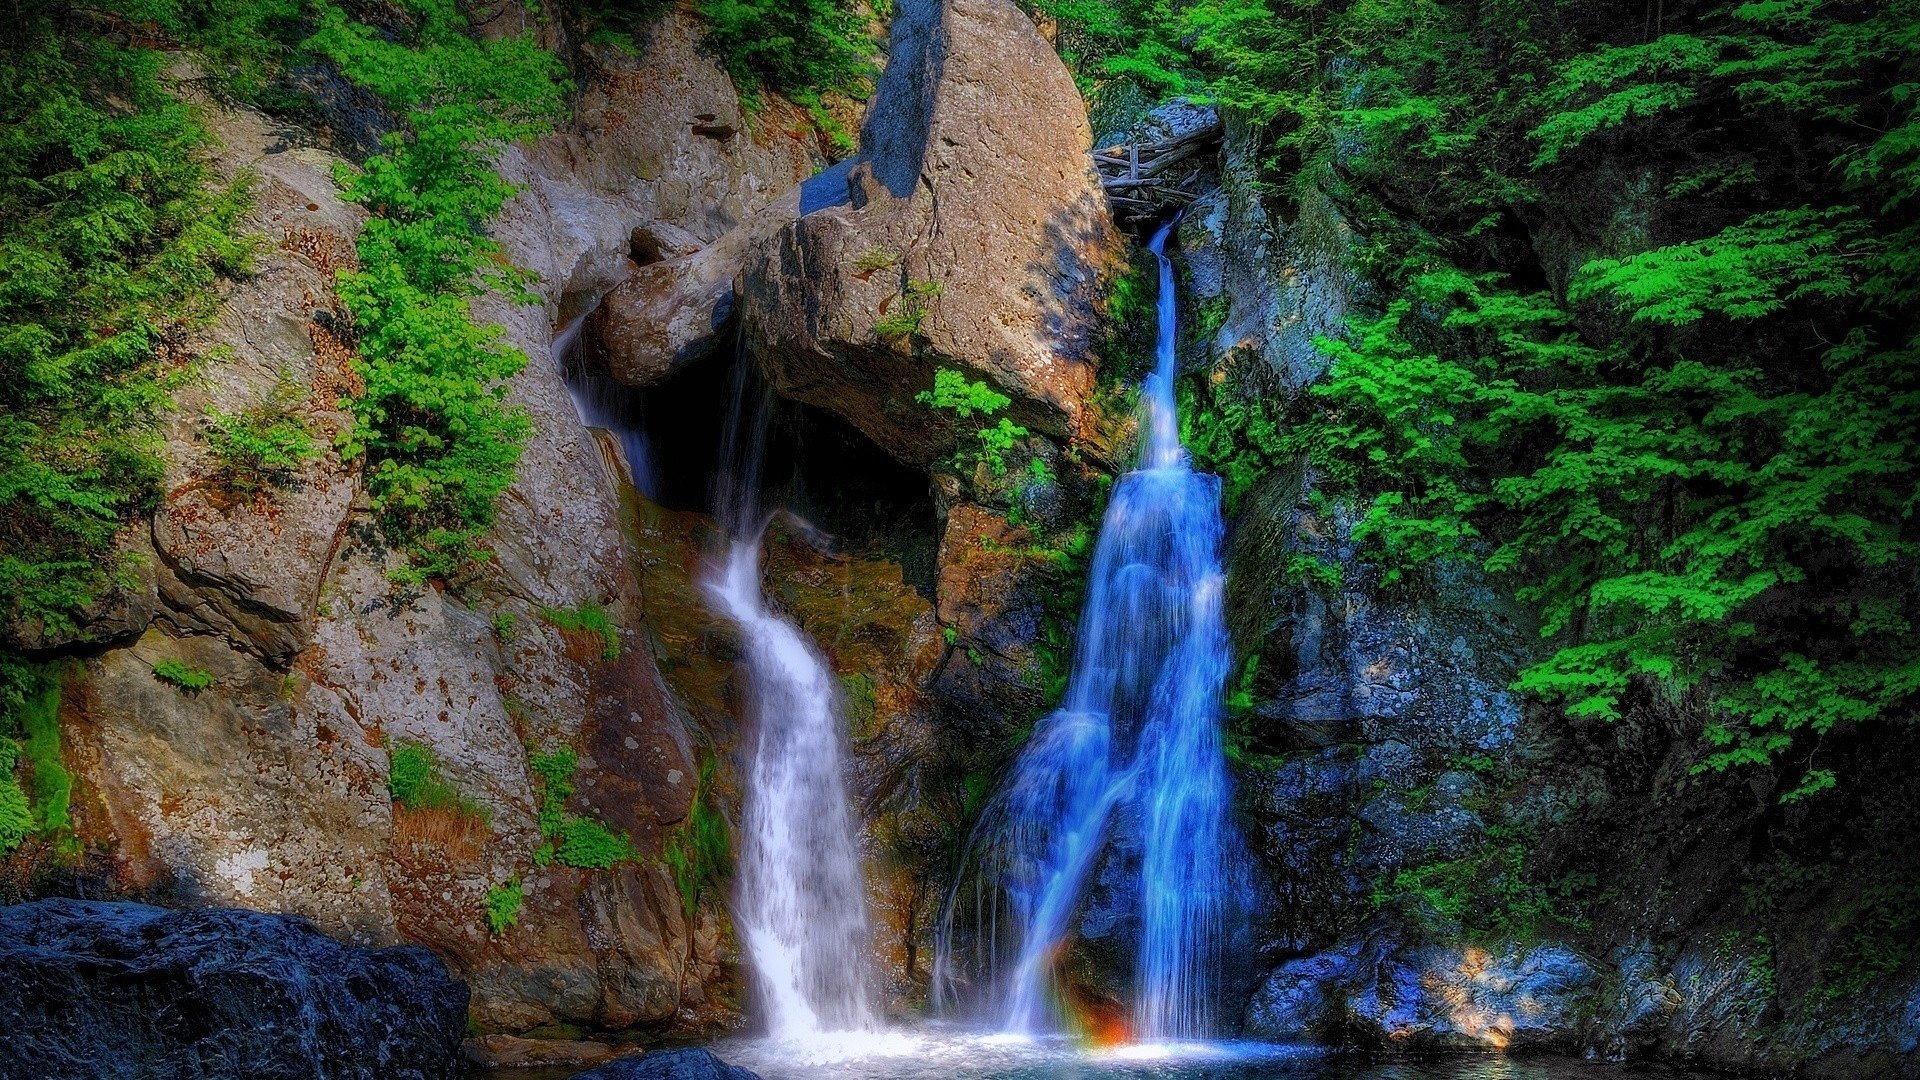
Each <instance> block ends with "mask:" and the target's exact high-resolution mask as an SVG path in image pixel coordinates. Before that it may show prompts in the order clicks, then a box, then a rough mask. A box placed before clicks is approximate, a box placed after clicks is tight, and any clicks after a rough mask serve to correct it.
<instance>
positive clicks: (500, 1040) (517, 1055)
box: [460, 1035, 614, 1069]
mask: <svg viewBox="0 0 1920 1080" xmlns="http://www.w3.org/2000/svg"><path fill="white" fill-rule="evenodd" d="M460 1052H461V1055H462V1056H463V1057H465V1058H466V1060H467V1063H468V1064H470V1065H475V1066H478V1067H479V1068H482V1069H528V1068H540V1067H556V1066H570V1067H573V1068H581V1067H584V1066H587V1065H598V1064H600V1063H601V1062H603V1061H605V1060H607V1059H608V1058H610V1057H612V1056H613V1055H614V1048H613V1047H612V1046H611V1045H609V1044H607V1043H603V1042H592V1041H590V1040H584V1039H523V1038H519V1037H517V1036H513V1035H484V1036H481V1037H480V1038H478V1039H469V1040H467V1042H466V1044H465V1045H464V1046H462V1047H461V1051H460Z"/></svg>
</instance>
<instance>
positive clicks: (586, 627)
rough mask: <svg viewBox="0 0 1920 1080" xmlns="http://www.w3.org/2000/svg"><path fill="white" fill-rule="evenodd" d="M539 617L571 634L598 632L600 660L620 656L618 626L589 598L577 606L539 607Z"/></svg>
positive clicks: (603, 609)
mask: <svg viewBox="0 0 1920 1080" xmlns="http://www.w3.org/2000/svg"><path fill="white" fill-rule="evenodd" d="M540 617H541V618H543V619H545V620H547V621H548V622H550V623H552V624H553V625H554V626H556V627H558V628H560V630H561V631H563V632H566V633H572V634H598V635H599V636H600V641H601V648H600V658H601V659H602V660H618V659H619V658H620V628H619V627H618V626H615V625H614V624H613V617H612V616H610V615H608V614H607V609H606V608H604V607H601V606H600V605H599V604H596V603H594V602H593V601H591V600H589V601H587V602H586V603H584V604H581V605H579V606H578V607H571V608H541V609H540Z"/></svg>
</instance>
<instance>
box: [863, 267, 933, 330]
mask: <svg viewBox="0 0 1920 1080" xmlns="http://www.w3.org/2000/svg"><path fill="white" fill-rule="evenodd" d="M939 295H940V283H939V282H937V281H922V280H920V279H919V278H908V279H907V284H906V287H905V288H904V289H903V290H902V291H901V294H900V306H899V307H898V308H897V309H895V310H894V311H892V312H891V313H889V314H886V315H883V316H881V317H880V318H879V319H878V320H877V321H875V322H874V324H873V334H874V336H875V337H878V338H903V337H913V336H914V335H916V334H918V333H919V332H920V324H921V323H922V322H925V321H926V318H927V304H928V303H929V302H930V301H931V300H932V299H933V298H934V297H936V296H939Z"/></svg>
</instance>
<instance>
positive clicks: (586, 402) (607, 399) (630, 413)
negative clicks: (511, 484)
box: [553, 299, 655, 498]
mask: <svg viewBox="0 0 1920 1080" xmlns="http://www.w3.org/2000/svg"><path fill="white" fill-rule="evenodd" d="M599 306H600V301H599V300H598V299H595V300H594V301H593V303H591V304H588V305H587V308H586V310H585V311H582V312H581V313H580V314H579V315H576V316H574V318H573V319H572V321H570V322H568V323H567V324H566V325H565V326H563V327H561V328H560V329H559V330H557V331H555V332H554V335H553V363H554V366H556V367H558V368H559V369H560V376H561V378H563V379H565V380H566V383H567V393H568V395H569V396H571V397H572V398H573V411H574V414H575V415H577V416H578V417H579V418H580V423H581V425H582V426H584V427H588V428H598V429H600V430H602V431H604V432H606V433H607V434H609V435H611V436H613V439H614V441H615V442H617V443H618V444H619V446H620V454H621V456H622V457H623V458H625V459H626V466H627V482H628V483H631V484H632V485H633V487H634V490H636V491H638V492H640V493H641V494H642V495H646V496H648V497H649V498H651V497H652V496H653V495H654V493H655V484H654V480H653V451H652V448H651V447H650V446H648V445H647V435H646V431H645V430H644V429H643V428H642V427H641V424H640V405H639V397H638V395H637V394H635V392H634V390H633V388H632V387H630V386H628V385H626V384H625V383H623V382H621V381H619V380H618V379H615V378H614V377H613V376H611V375H608V374H606V373H605V372H604V371H598V370H595V369H594V367H593V365H591V364H589V363H588V360H587V349H586V340H585V336H584V335H583V334H582V332H581V331H582V330H583V329H584V328H585V327H586V324H587V316H589V315H592V314H593V311H594V309H595V308H597V307H599Z"/></svg>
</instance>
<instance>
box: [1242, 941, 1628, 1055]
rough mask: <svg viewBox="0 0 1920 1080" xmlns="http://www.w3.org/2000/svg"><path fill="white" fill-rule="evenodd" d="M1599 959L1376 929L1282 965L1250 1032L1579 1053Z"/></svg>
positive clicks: (1546, 948) (1438, 1047)
mask: <svg viewBox="0 0 1920 1080" xmlns="http://www.w3.org/2000/svg"><path fill="white" fill-rule="evenodd" d="M1600 982H1601V971H1600V968H1599V967H1598V966H1597V965H1595V964H1594V963H1593V961H1591V960H1589V959H1587V958H1586V957H1584V956H1581V955H1580V954H1579V953H1577V952H1575V951H1573V950H1571V949H1568V948H1566V947H1565V946H1562V945H1556V944H1550V943H1549V944H1541V945H1536V946H1531V947H1520V946H1508V947H1506V948H1504V949H1502V950H1500V951H1494V950H1489V949H1486V948H1482V947H1479V946H1473V945H1461V946H1427V947H1409V946H1407V945H1405V944H1403V943H1401V942H1398V941H1396V940H1394V939H1392V937H1391V935H1388V934H1384V933H1382V934H1377V935H1375V936H1374V937H1371V938H1367V939H1363V940H1362V941H1359V942H1356V943H1354V944H1352V945H1348V946H1345V947H1343V948H1341V949H1336V950H1330V951H1328V952H1324V953H1321V954H1319V955H1317V956H1314V957H1310V958H1308V959H1304V960H1296V961H1292V962H1290V963H1287V964H1284V965H1282V966H1281V967H1280V968H1279V969H1278V970H1277V971H1275V972H1274V973H1273V974H1272V975H1270V976H1268V977H1267V979H1266V981H1265V982H1264V983H1262V984H1261V986H1260V988H1259V990H1258V991H1256V992H1255V993H1254V995H1253V1000H1252V1001H1251V1002H1250V1003H1249V1004H1248V1005H1247V1017H1246V1029H1247V1032H1248V1034H1251V1035H1256V1036H1259V1037H1262V1038H1269V1039H1275V1040H1278V1041H1282V1042H1321V1043H1334V1044H1345V1045H1357V1046H1363V1047H1367V1048H1371V1049H1396V1050H1403V1051H1409V1052H1415V1053H1419V1052H1435V1051H1459V1050H1516V1051H1518V1050H1558V1051H1562V1052H1577V1051H1578V1050H1579V1049H1580V1048H1581V1045H1582V1038H1583V1036H1584V1034H1585V1032H1584V1030H1583V1025H1584V1023H1585V1021H1586V1019H1587V1018H1588V1017H1589V1016H1590V1015H1591V1013H1592V1003H1593V999H1594V997H1595V995H1596V993H1597V991H1598V988H1599V985H1600Z"/></svg>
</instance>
